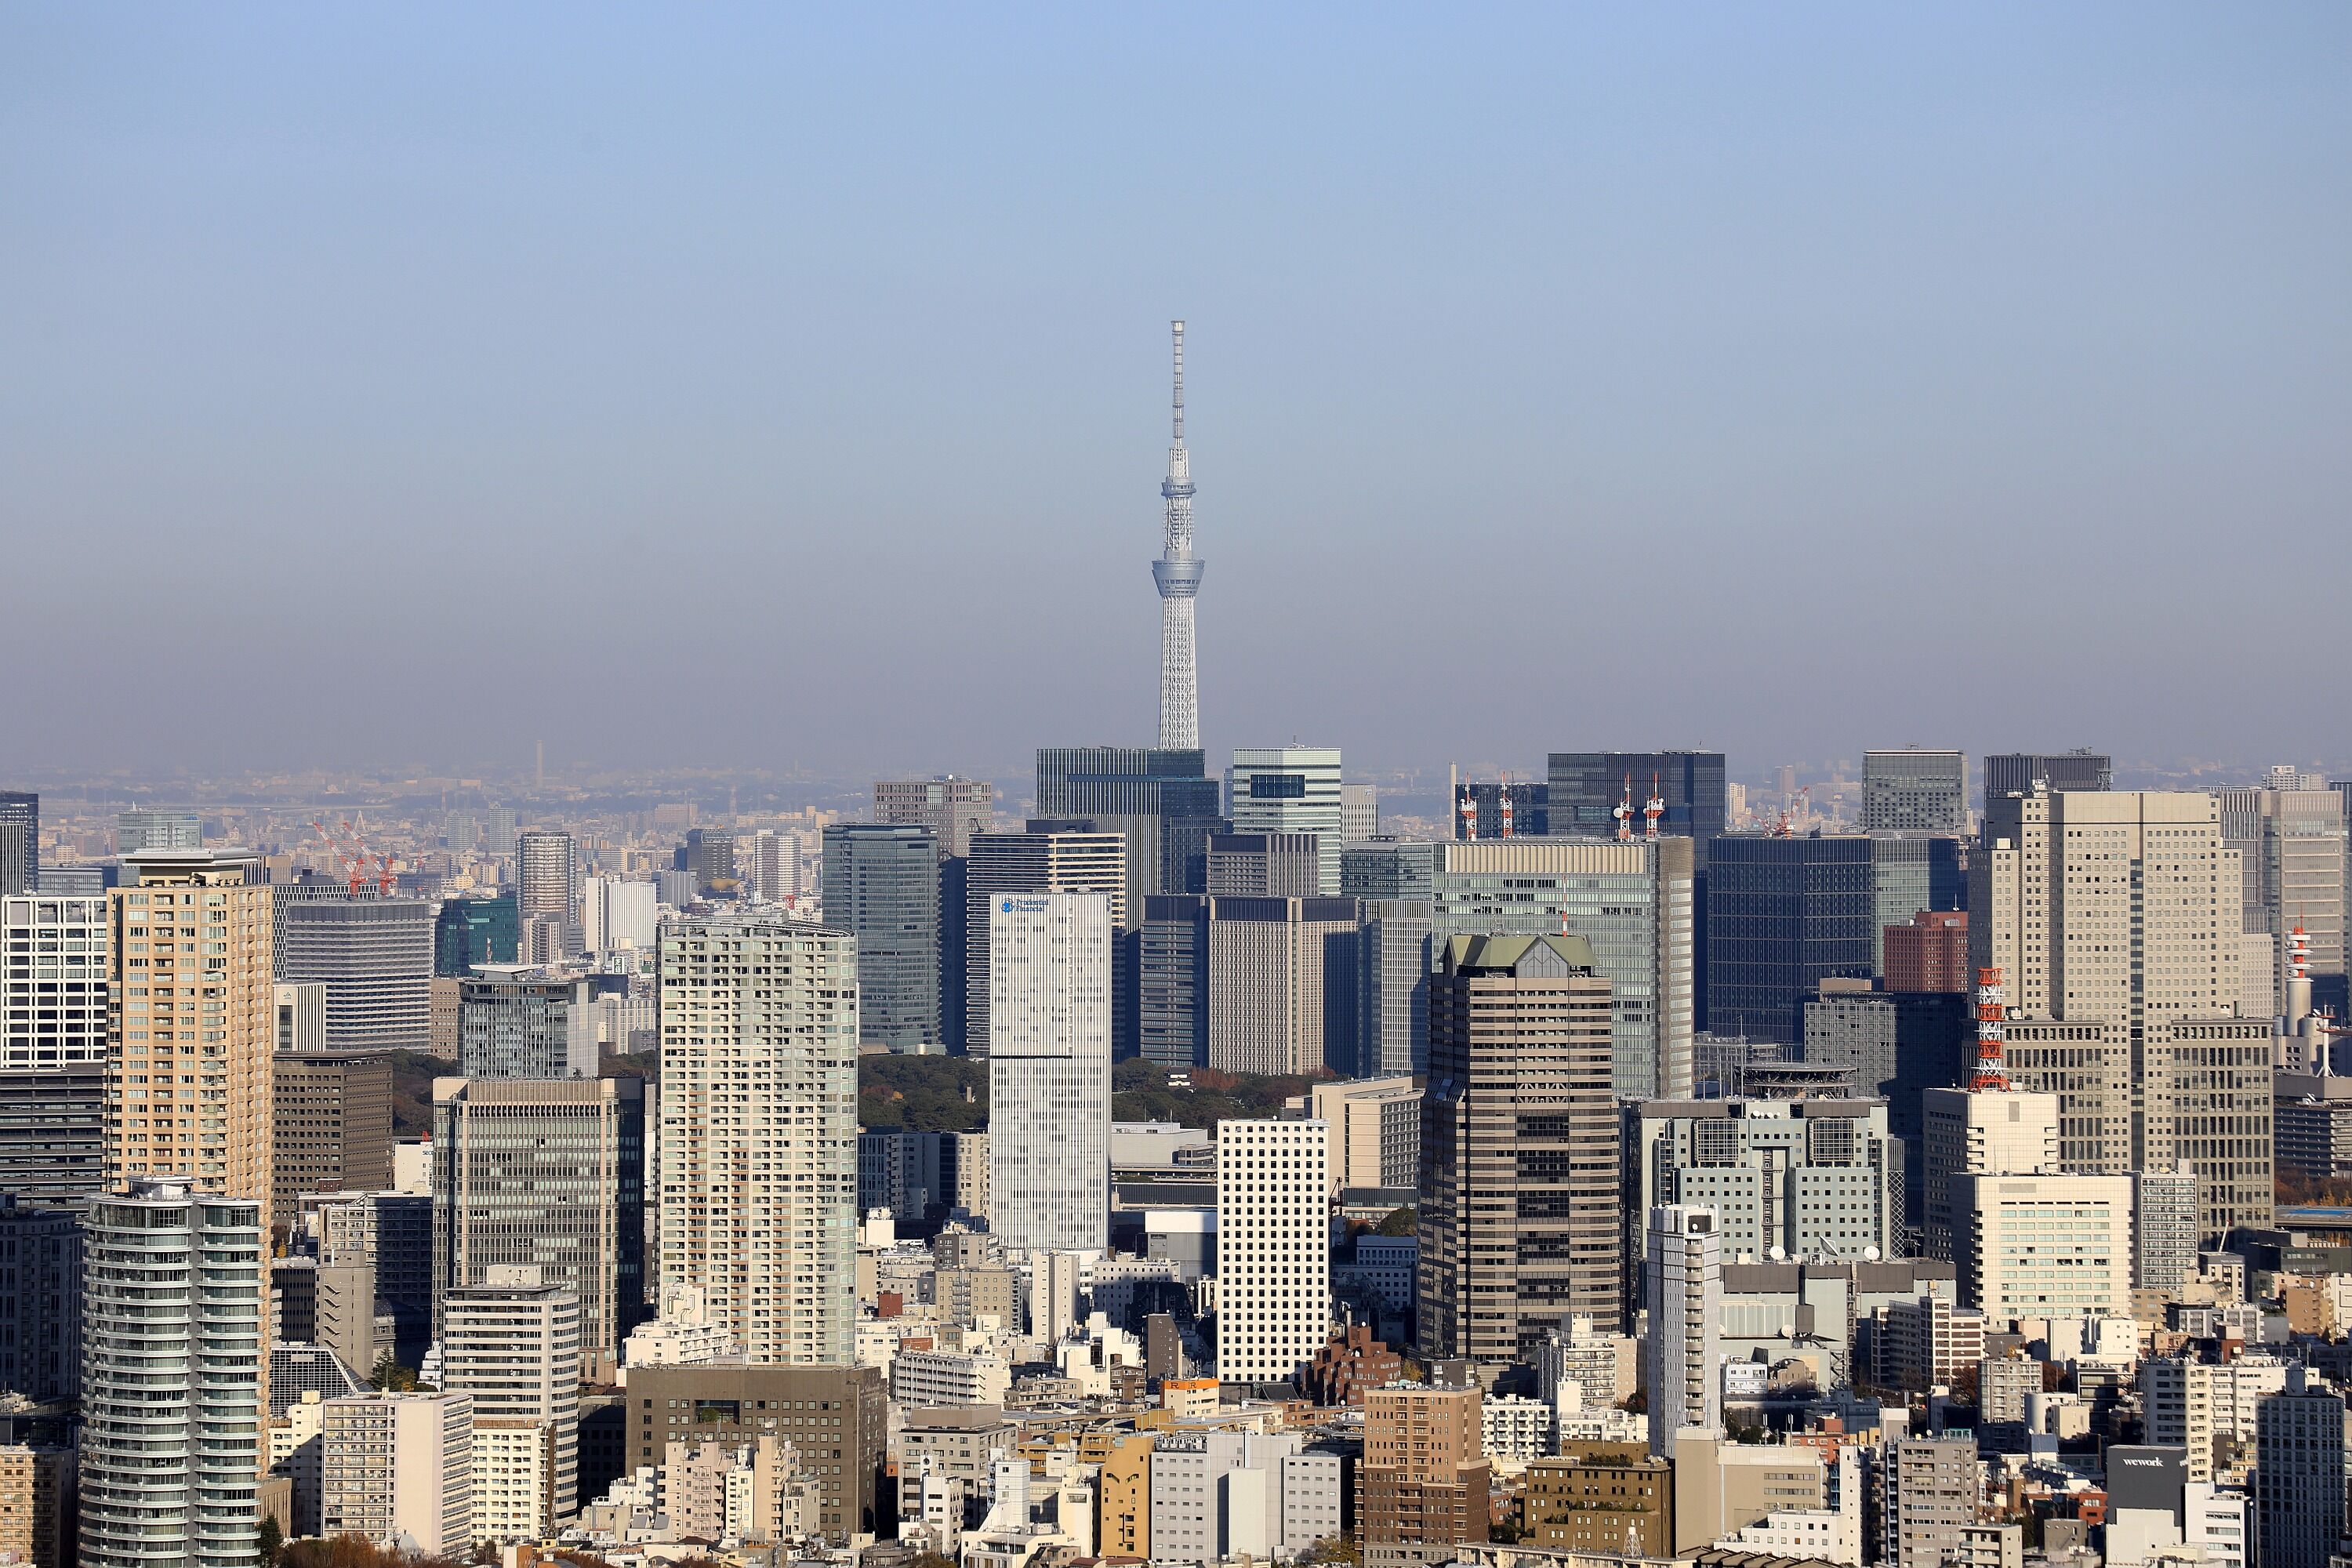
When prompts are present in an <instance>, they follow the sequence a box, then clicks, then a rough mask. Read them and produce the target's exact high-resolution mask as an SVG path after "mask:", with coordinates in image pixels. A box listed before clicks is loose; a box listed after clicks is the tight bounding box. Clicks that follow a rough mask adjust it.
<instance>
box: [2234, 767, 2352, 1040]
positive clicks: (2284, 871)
mask: <svg viewBox="0 0 2352 1568" xmlns="http://www.w3.org/2000/svg"><path fill="white" fill-rule="evenodd" d="M2272 773H2273V775H2275V778H2274V782H2273V783H2272V784H2271V785H2270V787H2269V788H2267V789H2225V790H2223V791H2221V837H2223V838H2224V839H2225V840H2227V841H2228V843H2229V845H2230V847H2231V848H2233V849H2235V850H2237V851H2238V860H2239V867H2240V870H2241V873H2242V880H2241V883H2240V887H2241V889H2242V892H2241V895H2240V900H2241V909H2242V914H2241V917H2240V921H2241V924H2242V926H2243V928H2244V929H2245V930H2246V931H2248V932H2259V933H2262V934H2264V935H2267V936H2268V937H2269V938H2270V939H2271V940H2270V949H2271V963H2272V973H2271V977H2270V978H2271V991H2272V994H2273V995H2275V996H2284V994H2286V984H2287V981H2288V980H2289V979H2290V978H2291V977H2292V975H2291V970H2292V967H2293V957H2292V954H2291V949H2292V948H2293V947H2294V943H2292V942H2289V941H2288V938H2289V936H2290V935H2291V934H2292V933H2293V932H2294V931H2296V930H2298V929H2300V930H2301V931H2302V932H2303V936H2304V941H2303V944H2302V945H2303V949H2304V951H2305V952H2308V953H2309V954H2310V963H2309V969H2310V972H2311V973H2314V974H2341V973H2344V948H2345V943H2344V887H2345V869H2346V854H2345V848H2346V834H2345V820H2344V807H2345V797H2344V796H2343V795H2339V794H2337V793H2336V791H2334V790H2332V789H2329V788H2327V787H2326V784H2324V783H2323V782H2322V781H2321V780H2320V779H2318V778H2317V777H2316V776H2315V775H2313V774H2308V773H2305V774H2297V773H2295V771H2294V769H2292V768H2286V769H2276V768H2274V769H2273V770H2272Z"/></svg>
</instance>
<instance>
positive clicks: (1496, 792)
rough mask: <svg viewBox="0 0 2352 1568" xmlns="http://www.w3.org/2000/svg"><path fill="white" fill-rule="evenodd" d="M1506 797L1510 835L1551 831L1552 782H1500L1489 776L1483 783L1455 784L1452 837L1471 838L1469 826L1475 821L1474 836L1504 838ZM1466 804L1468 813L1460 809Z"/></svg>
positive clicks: (1527, 835) (1542, 834)
mask: <svg viewBox="0 0 2352 1568" xmlns="http://www.w3.org/2000/svg"><path fill="white" fill-rule="evenodd" d="M1506 799H1508V800H1509V801H1510V803H1511V831H1510V835H1509V836H1510V837H1513V838H1521V837H1535V838H1540V837H1543V836H1544V835H1545V834H1547V833H1549V832H1550V831H1551V785H1549V784H1534V783H1526V784H1503V783H1501V782H1499V781H1497V780H1492V779H1490V780H1488V781H1486V783H1484V784H1455V785H1454V837H1456V838H1468V837H1474V835H1472V833H1471V832H1470V828H1471V826H1472V825H1473V824H1475V826H1476V827H1477V829H1478V831H1477V833H1476V834H1475V837H1479V838H1500V837H1504V833H1503V802H1504V801H1505V800H1506ZM1465 805H1467V806H1468V807H1469V808H1470V809H1469V810H1468V811H1467V812H1465V811H1464V810H1463V809H1462V808H1463V807H1464V806H1465Z"/></svg>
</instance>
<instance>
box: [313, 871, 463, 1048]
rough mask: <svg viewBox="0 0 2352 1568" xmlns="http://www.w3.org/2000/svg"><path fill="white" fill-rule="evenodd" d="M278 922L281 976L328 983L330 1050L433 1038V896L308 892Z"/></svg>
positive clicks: (417, 1043) (423, 1042)
mask: <svg viewBox="0 0 2352 1568" xmlns="http://www.w3.org/2000/svg"><path fill="white" fill-rule="evenodd" d="M277 924H278V943H279V946H278V954H277V973H278V979H280V980H283V981H286V982H288V983H289V984H297V985H302V984H324V985H325V986H326V988H327V1035H326V1041H325V1045H326V1048H327V1049H328V1050H331V1051H421V1050H424V1049H425V1047H426V1046H427V1045H428V1044H429V1043H430V1042H431V1039H432V1035H433V926H434V908H433V904H432V902H431V900H425V899H387V898H366V899H313V900H304V901H303V902H300V903H297V904H294V905H292V906H290V907H289V908H288V909H286V910H283V911H282V912H281V914H280V916H279V918H278V922H277Z"/></svg>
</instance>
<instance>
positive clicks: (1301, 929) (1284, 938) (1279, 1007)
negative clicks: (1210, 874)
mask: <svg viewBox="0 0 2352 1568" xmlns="http://www.w3.org/2000/svg"><path fill="white" fill-rule="evenodd" d="M1355 931H1356V900H1353V899H1248V898H1225V899H1211V900H1209V1065H1210V1066H1211V1067H1212V1068H1215V1069H1216V1070H1217V1071H1219V1072H1249V1073H1269V1074H1284V1073H1310V1072H1314V1071H1316V1070H1317V1069H1318V1068H1321V1067H1322V1066H1323V1065H1324V1064H1325V1063H1326V1062H1327V1061H1328V1060H1330V1059H1331V1058H1333V1057H1334V1056H1335V1055H1337V1054H1338V1053H1336V1052H1334V1050H1333V1048H1332V1047H1333V1046H1334V1045H1335V1044H1338V1045H1339V1046H1341V1047H1343V1048H1344V1050H1345V1053H1346V1055H1345V1057H1343V1058H1341V1059H1347V1058H1352V1057H1353V1055H1354V1051H1355V1041H1354V1040H1353V1038H1345V1039H1340V1040H1336V1041H1335V1039H1334V1037H1333V1034H1334V1026H1335V1024H1336V1023H1337V1022H1338V1019H1339V1017H1349V1016H1353V1013H1352V1009H1342V1008H1340V1007H1339V1006H1337V1005H1336V1004H1339V1003H1340V1002H1342V1001H1343V1000H1352V992H1351V991H1348V978H1347V977H1348V973H1349V972H1348V968H1347V965H1346V964H1345V963H1344V962H1343V963H1341V964H1339V965H1338V966H1336V967H1337V969H1338V973H1337V975H1333V971H1334V968H1335V966H1334V965H1333V963H1331V959H1332V956H1333V952H1334V949H1344V950H1345V951H1346V952H1349V953H1352V951H1353V938H1354V936H1355ZM1327 975H1332V976H1333V978H1335V979H1336V980H1337V981H1338V983H1339V984H1338V985H1337V986H1336V987H1335V986H1332V985H1327V984H1326V977H1327ZM1343 991H1346V992H1347V993H1348V994H1346V995H1345V996H1343V994H1342V992H1343ZM1335 1015H1336V1016H1335Z"/></svg>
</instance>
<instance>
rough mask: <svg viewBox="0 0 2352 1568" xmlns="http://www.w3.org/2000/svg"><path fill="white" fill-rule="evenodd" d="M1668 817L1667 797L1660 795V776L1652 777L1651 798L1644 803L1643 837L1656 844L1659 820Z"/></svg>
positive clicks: (1653, 774) (1653, 775)
mask: <svg viewBox="0 0 2352 1568" xmlns="http://www.w3.org/2000/svg"><path fill="white" fill-rule="evenodd" d="M1665 815H1666V797H1665V796H1664V795H1661V794H1659V793H1658V775H1657V774H1655V773H1652V774H1651V775H1650V798H1649V799H1648V800H1647V801H1645V802H1643V805H1642V821H1643V833H1642V837H1644V838H1646V839H1648V840H1649V841H1650V842H1651V843H1653V844H1655V843H1656V842H1657V841H1658V818H1660V817H1662V816H1665Z"/></svg>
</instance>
